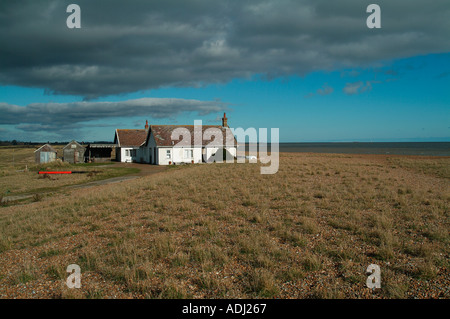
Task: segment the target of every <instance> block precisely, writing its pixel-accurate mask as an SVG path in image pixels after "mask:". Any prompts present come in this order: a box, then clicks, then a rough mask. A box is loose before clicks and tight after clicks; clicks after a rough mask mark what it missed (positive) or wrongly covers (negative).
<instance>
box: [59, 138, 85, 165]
mask: <svg viewBox="0 0 450 319" xmlns="http://www.w3.org/2000/svg"><path fill="white" fill-rule="evenodd" d="M85 151H86V149H85V148H84V146H82V145H81V144H79V143H78V142H76V141H72V142H70V143H69V144H67V145H66V146H64V147H63V161H64V162H67V163H71V164H78V163H84V153H85Z"/></svg>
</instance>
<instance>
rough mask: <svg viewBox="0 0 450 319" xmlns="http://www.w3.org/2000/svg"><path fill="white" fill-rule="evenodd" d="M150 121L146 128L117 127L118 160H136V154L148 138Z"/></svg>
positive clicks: (115, 137)
mask: <svg viewBox="0 0 450 319" xmlns="http://www.w3.org/2000/svg"><path fill="white" fill-rule="evenodd" d="M147 133H148V122H147V123H146V124H145V129H138V130H124V129H116V133H115V135H114V144H116V145H117V147H116V160H117V161H119V162H133V161H136V154H137V152H138V150H139V147H141V146H142V145H143V144H144V143H145V141H146V138H147Z"/></svg>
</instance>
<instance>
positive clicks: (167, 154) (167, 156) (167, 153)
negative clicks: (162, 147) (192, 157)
mask: <svg viewBox="0 0 450 319" xmlns="http://www.w3.org/2000/svg"><path fill="white" fill-rule="evenodd" d="M170 157H171V156H170V150H166V158H167V159H170Z"/></svg>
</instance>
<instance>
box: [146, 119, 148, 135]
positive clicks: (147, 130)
mask: <svg viewBox="0 0 450 319" xmlns="http://www.w3.org/2000/svg"><path fill="white" fill-rule="evenodd" d="M145 131H146V132H148V121H147V120H145Z"/></svg>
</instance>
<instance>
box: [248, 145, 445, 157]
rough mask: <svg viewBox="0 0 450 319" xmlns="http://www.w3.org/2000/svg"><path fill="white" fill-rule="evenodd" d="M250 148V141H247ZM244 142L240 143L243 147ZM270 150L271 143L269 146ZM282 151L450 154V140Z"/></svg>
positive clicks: (295, 147) (281, 147)
mask: <svg viewBox="0 0 450 319" xmlns="http://www.w3.org/2000/svg"><path fill="white" fill-rule="evenodd" d="M245 145H246V148H247V149H248V145H249V143H246V144H245ZM243 146H244V144H240V147H243ZM267 149H268V151H270V149H271V147H270V144H268V146H267ZM279 151H280V152H292V153H334V154H371V155H420V156H450V142H321V143H316V142H311V143H307V142H303V143H280V144H279Z"/></svg>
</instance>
